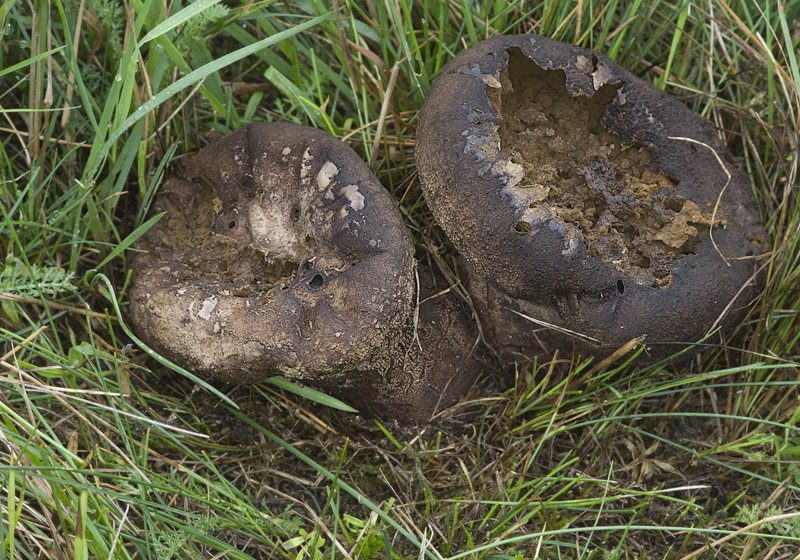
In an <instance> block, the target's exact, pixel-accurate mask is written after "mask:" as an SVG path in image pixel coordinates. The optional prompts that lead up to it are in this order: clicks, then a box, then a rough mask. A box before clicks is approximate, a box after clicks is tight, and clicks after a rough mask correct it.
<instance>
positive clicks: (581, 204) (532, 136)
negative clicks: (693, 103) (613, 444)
mask: <svg viewBox="0 0 800 560" xmlns="http://www.w3.org/2000/svg"><path fill="white" fill-rule="evenodd" d="M416 158H417V167H418V170H419V176H420V181H421V184H422V187H423V190H424V193H425V197H426V200H427V202H428V204H429V206H430V208H431V210H432V211H433V214H434V217H435V218H436V220H437V221H438V223H439V225H440V226H441V227H442V229H444V231H445V233H446V234H447V235H448V237H449V238H450V239H451V241H452V242H453V244H454V246H455V248H456V250H457V251H458V252H459V253H460V254H461V255H462V257H464V259H465V260H466V263H467V269H468V271H469V277H470V286H469V291H470V293H471V295H472V297H473V300H474V302H475V305H476V308H477V310H478V312H479V315H480V316H481V321H482V323H483V325H484V332H485V335H486V338H487V339H488V342H489V343H490V345H493V346H494V347H495V349H496V350H497V351H498V353H499V355H500V356H501V357H502V358H503V359H505V360H509V359H517V360H522V359H526V358H527V359H530V358H532V357H533V356H535V355H537V354H539V353H540V352H541V351H542V348H543V347H544V349H545V350H551V349H553V346H555V347H562V348H565V349H571V348H573V346H574V345H576V344H577V346H578V348H579V349H581V350H583V351H586V352H589V353H592V354H595V355H598V356H603V355H608V354H610V353H612V352H613V351H614V350H615V349H617V348H618V347H620V346H622V345H624V344H625V343H627V342H628V341H630V340H632V339H634V338H639V337H645V340H646V342H647V343H648V346H650V345H652V346H651V352H650V357H651V358H660V357H664V356H668V355H671V354H673V353H675V352H676V351H677V350H679V349H680V347H679V346H674V345H672V344H670V343H675V342H679V343H680V342H682V343H691V342H696V341H698V340H700V339H701V338H703V336H704V335H705V334H706V333H707V332H708V331H709V329H712V328H715V327H717V326H722V327H723V328H725V327H729V326H731V325H733V324H735V323H736V322H737V321H738V320H739V319H740V318H741V317H742V312H743V309H744V308H745V307H746V306H747V305H748V304H749V303H750V302H751V300H752V299H753V297H754V295H755V294H756V293H757V291H758V279H757V276H756V274H755V270H756V262H755V260H754V257H755V256H756V255H758V253H759V252H760V247H761V244H762V243H763V241H764V233H763V229H762V227H761V225H760V223H759V219H758V216H757V213H756V205H755V201H754V200H753V197H752V194H751V192H750V187H749V182H748V180H747V177H746V176H745V175H744V173H743V172H742V171H741V170H740V169H739V168H738V166H737V165H736V163H735V161H734V159H733V158H732V156H731V155H730V153H729V152H728V150H727V148H726V147H725V146H724V145H723V144H722V143H721V142H720V141H719V140H718V138H717V137H716V134H715V132H714V130H713V128H712V126H711V124H710V123H709V122H708V121H706V120H705V119H703V118H701V117H699V116H697V115H695V114H694V113H692V112H691V111H689V110H688V109H687V108H685V107H684V106H683V105H681V104H680V103H679V102H677V101H676V100H674V99H672V98H671V97H669V96H668V95H667V94H665V93H664V92H662V91H661V90H659V89H657V88H655V87H654V86H652V85H651V84H649V83H647V82H645V81H644V80H642V79H640V78H637V77H636V76H634V75H632V74H631V73H629V72H627V71H626V70H624V69H623V68H621V67H620V66H619V65H617V64H615V63H614V62H612V61H611V60H610V59H608V58H607V57H605V56H603V55H602V54H599V53H597V52H594V51H591V50H588V49H583V48H580V47H576V46H574V45H570V44H566V43H561V42H558V41H554V40H551V39H547V38H544V37H540V36H536V35H522V36H505V37H495V38H492V39H488V40H486V41H483V42H481V43H479V44H477V45H476V46H474V47H472V48H471V49H469V50H468V51H466V52H465V53H463V54H462V55H460V56H458V57H457V58H456V59H454V60H453V61H452V62H450V63H449V64H448V66H447V67H446V68H445V69H444V70H443V71H442V74H441V76H440V77H439V79H438V80H437V82H436V83H435V84H434V86H433V87H432V88H431V90H430V92H429V93H428V96H427V97H426V99H425V104H424V106H423V108H422V111H421V112H420V117H419V124H418V127H417V142H416ZM751 257H752V258H751ZM521 315H526V316H527V317H528V318H523V317H522V316H521ZM530 319H534V320H535V322H531V321H530ZM542 324H547V325H552V326H553V327H555V328H550V327H547V328H545V329H543V328H542ZM534 331H536V332H534ZM659 343H664V344H659Z"/></svg>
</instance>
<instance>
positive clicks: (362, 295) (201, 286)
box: [129, 123, 416, 386]
mask: <svg viewBox="0 0 800 560" xmlns="http://www.w3.org/2000/svg"><path fill="white" fill-rule="evenodd" d="M158 212H165V213H166V215H165V216H164V217H163V218H162V219H161V220H160V221H159V222H158V223H157V224H156V225H155V226H154V227H153V228H151V229H150V230H149V231H148V233H147V234H146V235H145V236H144V237H143V238H142V239H141V240H140V241H139V242H138V244H137V248H138V249H140V250H143V251H144V252H140V253H137V254H136V255H135V256H134V257H133V260H132V264H131V269H132V278H131V287H130V292H129V295H130V301H131V304H130V313H131V317H132V320H133V324H134V327H135V329H136V331H137V333H138V334H139V336H140V337H141V338H142V339H143V340H144V341H145V342H146V343H147V344H150V345H151V346H152V347H153V348H154V349H155V350H156V351H158V352H159V353H161V354H163V355H165V356H166V357H168V358H169V359H171V360H173V361H176V362H178V363H181V364H182V365H184V367H186V368H188V369H190V370H193V371H195V372H197V373H199V374H201V375H203V376H205V377H210V378H214V379H220V380H224V381H232V382H239V383H245V382H255V381H261V380H263V379H266V378H268V377H272V376H275V375H283V376H285V377H287V378H290V379H301V380H304V381H308V382H315V381H320V380H323V381H325V384H326V385H331V384H337V383H340V384H342V385H343V386H344V385H347V384H351V383H356V384H357V383H358V382H362V383H363V382H364V381H365V379H366V381H367V382H369V380H370V379H374V380H375V382H376V383H378V382H380V376H381V373H382V372H385V371H386V369H387V368H388V367H389V366H390V365H391V363H392V360H393V359H394V358H395V356H396V354H397V353H398V352H399V351H400V350H401V349H402V348H404V347H405V346H406V345H407V344H408V342H409V340H410V337H411V333H410V331H409V330H408V329H407V325H408V323H409V321H410V318H411V314H412V310H413V306H414V297H415V277H414V276H415V267H416V262H415V261H414V259H413V248H412V244H411V240H410V238H409V235H408V233H407V231H406V230H405V226H404V224H403V221H402V219H401V216H400V213H399V212H398V210H397V208H396V206H395V203H394V200H393V199H392V197H391V196H390V195H389V194H388V193H387V192H386V190H385V189H384V188H383V187H382V186H381V184H380V183H379V181H378V180H377V178H376V177H375V175H374V174H373V173H372V172H371V171H370V170H369V169H368V168H367V166H366V164H364V162H363V161H362V160H361V159H360V158H359V157H358V155H357V154H356V153H355V152H353V151H352V150H351V149H350V148H349V147H347V146H346V145H345V144H343V143H342V142H340V141H339V140H337V139H336V138H334V137H333V136H331V135H329V134H327V133H325V132H322V131H319V130H316V129H311V128H308V127H303V126H299V125H294V124H286V123H258V124H250V125H247V126H245V127H243V128H242V129H240V130H238V131H237V132H235V133H232V134H230V135H227V136H224V137H220V138H217V139H215V140H213V141H212V142H211V143H210V144H209V145H208V146H206V147H205V148H203V149H202V150H200V151H199V152H197V153H194V154H191V155H189V156H187V157H186V158H185V159H184V160H183V162H182V170H180V171H179V172H178V173H176V174H174V175H172V176H171V177H169V178H168V179H167V180H166V182H165V183H164V184H163V185H162V187H161V189H160V191H159V192H158V194H157V195H156V197H155V201H154V204H153V208H152V212H151V213H153V214H154V213H158ZM359 376H361V377H359Z"/></svg>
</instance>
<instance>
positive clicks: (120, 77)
mask: <svg viewBox="0 0 800 560" xmlns="http://www.w3.org/2000/svg"><path fill="white" fill-rule="evenodd" d="M114 79H115V80H116V81H118V82H121V81H122V74H117V77H116V78H114Z"/></svg>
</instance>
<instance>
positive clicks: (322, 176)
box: [317, 161, 339, 190]
mask: <svg viewBox="0 0 800 560" xmlns="http://www.w3.org/2000/svg"><path fill="white" fill-rule="evenodd" d="M338 173H339V168H338V167H336V165H335V164H334V163H333V162H332V161H326V162H325V163H323V164H322V167H320V169H319V173H317V185H318V186H319V188H320V190H325V189H327V188H328V187H329V186H330V184H331V181H333V178H334V177H335V176H336V175H337V174H338Z"/></svg>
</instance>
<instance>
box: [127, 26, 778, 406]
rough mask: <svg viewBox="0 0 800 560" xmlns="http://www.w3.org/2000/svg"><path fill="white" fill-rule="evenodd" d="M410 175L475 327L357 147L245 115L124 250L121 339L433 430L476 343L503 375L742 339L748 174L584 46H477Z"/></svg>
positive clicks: (436, 112) (705, 128)
mask: <svg viewBox="0 0 800 560" xmlns="http://www.w3.org/2000/svg"><path fill="white" fill-rule="evenodd" d="M687 139H688V140H687ZM416 159H417V168H418V171H419V177H420V183H421V185H422V188H423V192H424V194H425V198H426V200H427V203H428V205H429V207H430V208H431V210H432V212H433V215H434V217H435V219H436V221H437V223H438V224H439V226H440V227H441V228H442V229H443V230H444V232H445V233H446V235H447V237H448V238H449V239H450V241H451V242H452V244H453V247H454V248H455V250H456V251H457V253H458V255H459V256H458V258H459V259H460V261H461V262H460V266H461V269H462V270H463V271H464V277H463V278H462V279H461V280H462V281H463V283H464V284H465V286H466V289H467V291H468V293H469V296H470V298H471V300H472V303H473V307H474V311H475V316H472V314H471V313H469V312H467V310H466V309H465V307H464V305H463V304H462V302H461V301H460V300H459V299H458V298H456V296H455V295H453V293H452V292H448V291H447V290H446V288H448V287H449V283H448V281H446V280H445V279H443V278H442V277H441V276H439V275H438V273H435V272H434V271H432V270H431V269H429V268H427V267H425V266H422V265H419V264H418V263H417V262H416V260H415V259H414V256H413V251H414V247H413V244H412V241H411V239H410V236H409V235H408V232H407V231H406V229H405V226H404V223H403V220H402V218H401V216H400V213H399V212H398V210H397V207H396V204H395V201H394V200H393V199H392V197H391V196H390V195H389V193H388V192H387V191H386V190H385V189H384V188H383V187H382V186H381V184H380V182H379V181H378V179H377V178H376V177H375V175H374V174H372V172H371V171H370V170H369V169H368V168H367V166H366V164H365V163H364V162H363V161H362V160H361V159H360V158H359V157H358V156H357V155H356V154H355V153H354V152H353V151H352V150H350V149H349V148H348V147H347V146H345V145H344V144H343V143H342V142H340V141H339V140H337V139H335V138H334V137H332V136H330V135H329V134H327V133H324V132H322V131H319V130H315V129H310V128H307V127H302V126H299V125H293V124H279V123H260V124H251V125H247V126H245V127H244V128H242V129H241V130H239V131H237V132H235V133H233V134H230V135H227V136H220V137H217V138H215V139H213V140H212V141H211V143H210V144H209V145H208V146H206V147H205V148H203V149H202V150H200V151H199V152H197V153H195V154H191V155H189V156H187V157H185V158H184V159H183V160H182V162H181V165H180V166H179V168H178V169H177V170H176V172H175V173H174V174H173V175H172V176H170V177H169V178H168V179H167V180H166V182H165V183H164V185H163V186H162V187H161V189H160V191H159V192H158V194H157V195H156V198H155V200H154V204H153V208H152V210H151V214H155V213H160V212H165V213H166V216H165V217H164V218H162V220H161V221H160V222H159V223H158V224H157V225H156V226H155V227H153V228H152V229H151V230H150V231H149V232H148V233H147V234H146V235H145V236H144V237H143V238H142V239H141V240H140V241H139V242H138V244H137V249H139V250H140V252H137V253H135V255H134V256H133V257H132V265H131V267H132V272H133V274H132V282H131V289H130V293H129V295H130V300H131V306H130V312H131V318H132V321H133V324H134V326H135V328H136V330H137V333H138V334H139V335H140V337H141V338H142V339H143V340H144V341H145V342H146V343H147V344H149V345H151V346H152V347H153V348H154V349H155V350H156V351H158V352H159V353H161V354H163V355H164V356H166V357H167V358H169V359H171V360H173V361H175V362H177V363H180V364H181V365H183V366H184V367H186V368H187V369H190V370H192V371H193V372H196V373H198V374H200V375H202V376H205V377H208V378H211V379H219V380H223V381H230V382H238V383H248V382H258V381H262V380H264V379H266V378H269V377H271V376H275V375H282V376H284V377H286V378H288V379H293V380H298V381H303V382H308V383H311V384H314V385H316V386H318V387H320V388H322V389H324V390H326V391H328V392H330V393H332V394H334V395H336V396H338V397H341V398H343V399H344V400H347V401H349V402H350V403H352V404H354V405H355V406H356V407H357V408H360V409H361V410H365V411H369V412H372V413H374V414H377V415H380V416H385V417H398V418H404V419H417V420H427V419H428V418H430V417H431V415H433V414H435V413H436V411H438V410H441V409H442V408H444V407H447V406H449V405H451V404H452V403H454V402H455V401H456V400H457V399H458V398H460V397H461V396H462V395H463V394H464V393H465V392H466V391H467V389H468V388H469V387H470V386H471V384H472V383H473V381H474V379H475V377H476V375H477V372H478V370H479V363H480V360H479V357H478V356H476V355H474V353H475V352H476V351H477V352H478V353H480V354H486V353H487V352H484V351H483V350H480V348H481V347H480V346H479V345H478V344H477V342H478V332H481V333H482V334H483V339H484V342H485V343H486V346H488V347H489V348H490V349H492V350H493V353H494V354H495V355H496V356H498V357H499V358H500V360H501V361H502V362H503V363H504V365H507V364H508V363H513V362H518V361H527V360H532V359H533V358H535V357H536V356H538V355H540V354H542V352H552V351H553V350H555V349H557V348H562V349H564V350H566V351H568V352H579V353H582V354H584V355H586V354H592V355H595V356H597V357H603V356H608V355H610V354H611V353H613V352H614V351H615V350H617V349H618V348H620V347H621V346H623V345H625V344H626V343H627V342H629V341H630V340H632V339H638V338H643V339H644V340H645V341H646V342H647V344H648V349H647V352H646V353H644V354H643V355H642V356H641V357H640V358H639V359H640V360H641V361H646V360H656V359H661V358H664V357H667V356H669V355H671V354H673V353H674V352H675V351H677V350H678V349H679V348H680V346H675V344H686V345H689V344H691V343H694V342H697V341H699V340H700V339H702V338H703V337H704V336H705V335H706V334H707V330H708V329H709V328H710V327H711V326H712V325H719V326H720V327H721V328H723V329H725V328H728V327H730V326H732V325H735V324H736V323H737V322H738V321H740V320H741V318H742V316H743V314H744V312H745V310H746V307H747V305H748V304H749V303H750V302H751V301H752V300H753V298H754V297H755V296H756V295H757V293H758V291H759V289H760V281H761V280H760V278H759V276H758V275H757V274H756V272H755V271H756V267H757V261H756V259H755V256H756V255H758V254H759V253H760V249H761V245H762V244H763V242H764V233H763V229H762V227H761V224H760V222H759V219H758V216H757V213H756V210H755V209H756V205H755V201H754V200H753V197H752V194H751V192H750V187H749V184H748V180H747V177H746V176H745V175H744V173H743V172H742V171H741V170H740V169H739V167H738V166H737V165H736V162H735V160H734V159H733V157H732V156H731V155H730V153H729V152H728V150H727V148H726V147H725V146H724V145H723V144H722V143H721V142H720V141H719V140H718V138H717V136H716V134H715V132H714V130H713V129H712V127H711V125H710V123H708V122H707V121H706V120H704V119H702V118H701V117H699V116H697V115H695V114H693V113H692V112H691V111H689V110H688V109H686V108H685V107H684V106H683V105H681V104H680V103H678V102H677V101H676V100H674V99H672V98H671V97H669V96H668V95H667V94H665V93H664V92H662V91H660V90H658V89H657V88H655V87H654V86H652V85H651V84H649V83H647V82H645V81H643V80H641V79H639V78H637V77H636V76H634V75H632V74H630V73H629V72H627V71H626V70H624V69H623V68H621V67H620V66H619V65H617V64H615V63H614V62H612V61H611V60H609V59H608V58H606V57H605V56H603V55H602V54H600V53H597V52H594V51H591V50H587V49H583V48H579V47H576V46H574V45H569V44H566V43H560V42H558V41H553V40H550V39H546V38H544V37H539V36H536V35H522V36H504V37H495V38H493V39H488V40H486V41H482V42H481V43H479V44H477V45H476V46H474V47H472V48H471V49H469V50H467V51H466V52H465V53H463V54H462V55H460V56H458V57H456V58H455V59H454V60H453V61H451V62H450V63H449V64H448V65H447V66H446V67H445V68H444V70H443V71H442V73H441V75H440V77H439V79H438V80H437V82H436V83H435V84H434V86H433V87H432V88H431V90H430V92H429V93H428V96H427V97H426V100H425V103H424V105H423V107H422V109H421V111H420V115H419V122H418V127H417V138H416ZM722 166H724V169H723V167H722ZM728 177H730V180H728ZM712 235H713V241H712ZM723 256H724V258H723ZM442 294H444V295H442ZM418 302H421V303H418ZM542 325H550V326H549V327H547V328H545V327H543V326H542ZM479 326H480V329H479V328H478V327H479ZM476 348H477V350H476Z"/></svg>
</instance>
